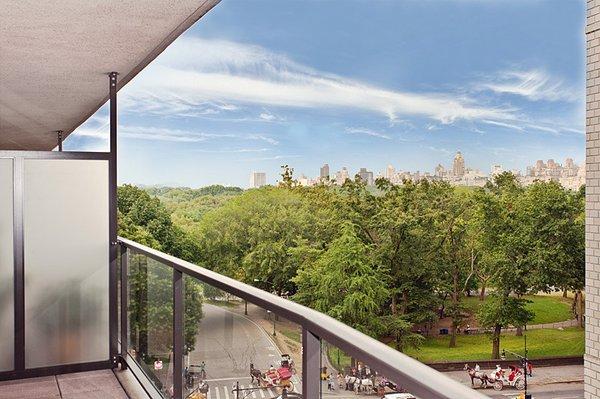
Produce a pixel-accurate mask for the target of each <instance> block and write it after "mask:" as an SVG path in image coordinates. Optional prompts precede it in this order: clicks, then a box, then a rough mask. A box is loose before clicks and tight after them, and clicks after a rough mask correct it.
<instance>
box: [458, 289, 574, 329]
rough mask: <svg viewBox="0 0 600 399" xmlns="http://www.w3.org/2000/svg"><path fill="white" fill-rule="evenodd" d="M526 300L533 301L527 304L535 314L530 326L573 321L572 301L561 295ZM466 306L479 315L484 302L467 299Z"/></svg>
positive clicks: (476, 298) (538, 296) (541, 296)
mask: <svg viewBox="0 0 600 399" xmlns="http://www.w3.org/2000/svg"><path fill="white" fill-rule="evenodd" d="M525 299H528V300H530V301H531V303H528V304H527V309H529V310H531V311H532V312H533V313H534V314H535V317H534V318H533V320H532V321H531V322H530V323H529V324H546V323H557V322H559V321H565V320H571V319H573V314H572V313H571V302H572V300H571V299H568V298H563V297H562V296H560V295H527V296H526V297H525ZM464 304H465V306H466V307H467V308H468V309H469V311H471V312H473V314H477V311H478V310H479V307H480V306H481V304H482V302H481V301H480V300H479V298H478V297H467V298H464Z"/></svg>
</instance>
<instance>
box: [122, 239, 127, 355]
mask: <svg viewBox="0 0 600 399" xmlns="http://www.w3.org/2000/svg"><path fill="white" fill-rule="evenodd" d="M128 286H129V250H128V249H127V247H126V246H125V245H122V244H121V357H122V358H125V357H126V356H127V350H128V344H129V317H128V316H129V314H128V309H129V303H128V300H129V295H128V291H127V288H128Z"/></svg>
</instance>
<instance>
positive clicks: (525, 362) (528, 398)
mask: <svg viewBox="0 0 600 399" xmlns="http://www.w3.org/2000/svg"><path fill="white" fill-rule="evenodd" d="M523 340H524V342H523V343H524V346H525V348H524V349H525V356H521V355H519V354H518V353H515V352H511V351H507V350H506V349H502V356H501V358H502V360H504V359H506V353H507V352H508V353H510V354H511V355H513V356H515V357H516V358H517V359H519V360H520V361H521V365H522V366H523V374H524V377H525V392H524V394H525V399H531V395H529V394H527V375H528V374H529V372H528V368H529V359H528V358H527V334H525V335H523Z"/></svg>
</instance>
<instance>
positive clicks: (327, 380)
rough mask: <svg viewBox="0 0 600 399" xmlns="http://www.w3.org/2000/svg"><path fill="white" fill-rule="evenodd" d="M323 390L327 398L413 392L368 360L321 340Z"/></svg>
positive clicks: (379, 395) (381, 395)
mask: <svg viewBox="0 0 600 399" xmlns="http://www.w3.org/2000/svg"><path fill="white" fill-rule="evenodd" d="M321 366H322V369H321V376H322V379H321V391H322V397H323V398H334V397H339V396H340V395H345V394H351V393H354V394H356V393H358V394H366V395H377V397H383V396H384V395H385V394H391V393H395V392H399V393H409V392H408V391H406V390H405V389H403V387H402V385H401V384H399V383H398V382H397V381H392V379H390V378H388V376H386V375H385V374H383V373H380V372H379V371H378V370H377V369H375V368H373V367H371V365H369V364H368V362H365V361H364V359H359V358H356V357H354V356H352V355H351V354H349V353H347V352H345V351H344V350H342V349H340V348H338V347H337V346H335V345H333V344H331V343H329V342H327V341H325V340H322V341H321Z"/></svg>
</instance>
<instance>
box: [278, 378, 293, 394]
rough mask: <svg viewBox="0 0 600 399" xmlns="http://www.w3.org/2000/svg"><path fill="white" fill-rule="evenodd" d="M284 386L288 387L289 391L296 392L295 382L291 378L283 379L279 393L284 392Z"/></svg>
mask: <svg viewBox="0 0 600 399" xmlns="http://www.w3.org/2000/svg"><path fill="white" fill-rule="evenodd" d="M284 388H285V389H287V391H288V392H294V383H293V382H292V381H290V380H286V381H281V384H280V385H279V387H278V388H277V393H278V394H282V393H283V390H284Z"/></svg>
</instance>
